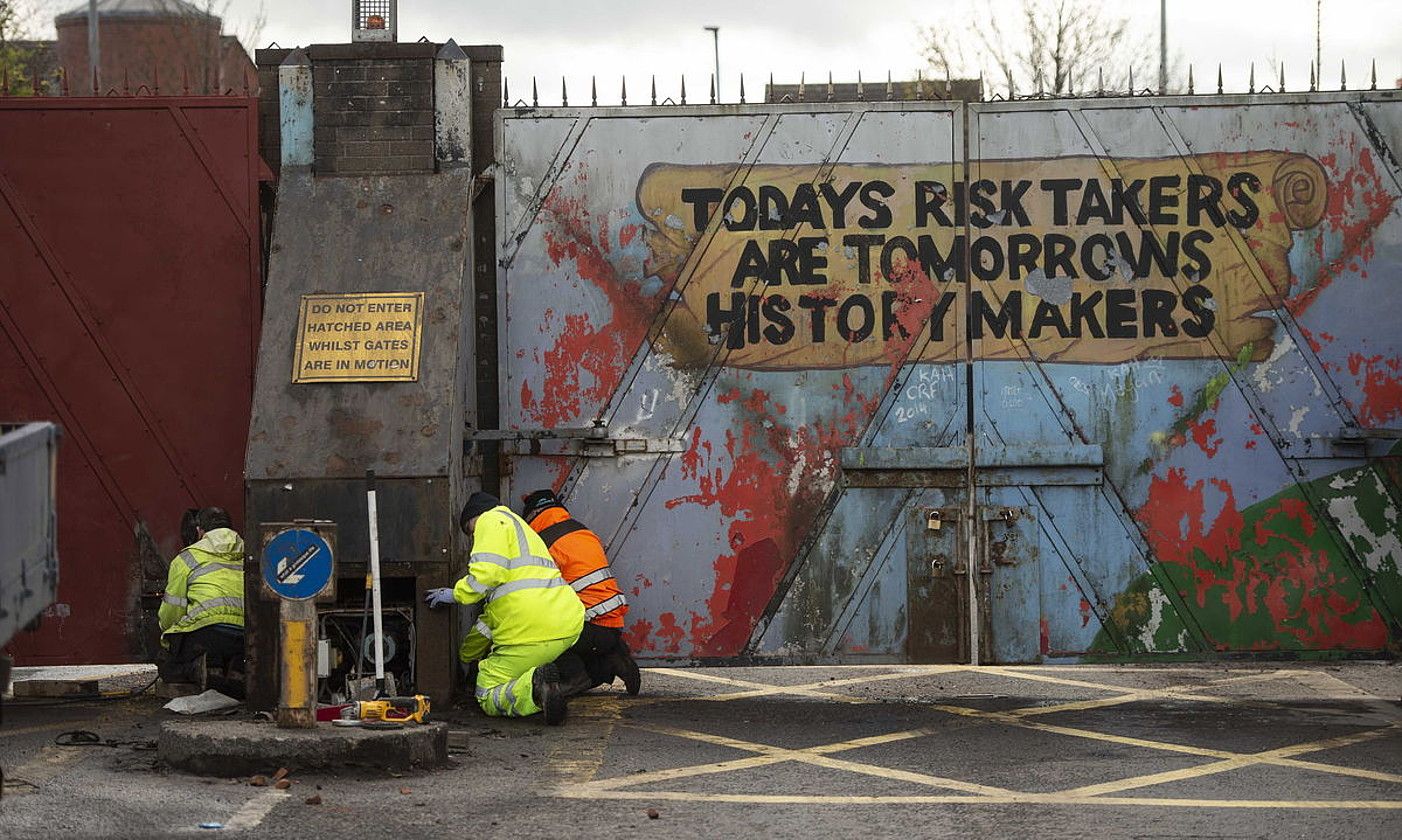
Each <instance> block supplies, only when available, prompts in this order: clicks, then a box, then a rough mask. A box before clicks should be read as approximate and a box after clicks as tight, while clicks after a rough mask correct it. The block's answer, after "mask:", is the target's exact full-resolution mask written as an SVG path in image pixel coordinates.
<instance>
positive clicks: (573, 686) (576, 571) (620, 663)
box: [521, 490, 642, 694]
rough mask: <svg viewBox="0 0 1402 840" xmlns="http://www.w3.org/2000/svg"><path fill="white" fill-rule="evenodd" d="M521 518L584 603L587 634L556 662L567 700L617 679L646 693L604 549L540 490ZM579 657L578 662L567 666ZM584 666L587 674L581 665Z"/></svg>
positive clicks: (557, 501)
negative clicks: (625, 638) (536, 534)
mask: <svg viewBox="0 0 1402 840" xmlns="http://www.w3.org/2000/svg"><path fill="white" fill-rule="evenodd" d="M521 518H522V519H524V520H526V521H527V522H529V523H530V525H531V528H532V529H533V530H535V532H536V533H538V534H540V538H541V540H542V541H543V542H544V543H545V545H546V547H547V548H549V549H550V556H551V557H553V558H555V565H557V566H559V567H560V574H561V576H562V577H564V579H565V582H566V583H568V584H569V585H570V586H571V587H572V588H573V589H574V591H575V592H576V593H577V594H578V595H579V600H580V601H582V602H583V603H584V630H583V632H581V633H580V635H579V641H578V642H576V643H575V644H574V646H573V647H571V648H570V649H569V651H567V652H566V653H565V654H564V655H563V656H561V657H560V659H559V660H557V663H558V664H559V669H560V675H561V681H562V683H565V686H564V690H565V692H566V694H578V693H582V692H584V691H588V690H589V689H591V688H594V687H595V686H599V685H607V684H609V683H611V682H613V680H614V678H615V677H617V678H619V679H622V680H623V686H624V687H625V688H626V689H627V690H628V693H629V694H637V693H638V691H639V690H640V689H641V687H642V676H641V674H640V673H639V672H638V665H637V663H636V662H634V661H633V657H632V656H631V655H630V653H629V651H628V645H627V643H626V642H624V641H623V619H624V617H625V616H626V615H627V614H628V599H627V598H625V597H623V592H622V591H621V590H620V589H619V586H618V580H617V579H616V578H614V576H613V571H612V570H611V569H610V568H609V561H608V557H607V555H605V554H604V546H603V543H601V542H600V541H599V538H598V536H597V535H595V533H594V532H593V531H591V530H589V529H588V528H587V527H585V526H584V524H583V523H581V522H579V521H578V520H576V519H574V518H573V517H571V516H570V512H569V511H568V510H566V509H565V506H564V504H563V503H562V502H561V501H560V498H559V497H558V496H556V495H555V494H554V493H553V492H551V491H549V490H536V491H535V492H533V493H531V494H530V495H528V496H526V497H525V499H524V507H523V508H522V511H521ZM573 657H578V658H579V659H578V660H575V662H573V663H572V662H569V661H568V660H570V659H572V658H573ZM580 660H582V663H583V672H584V673H580V668H579V665H578V662H579V661H580Z"/></svg>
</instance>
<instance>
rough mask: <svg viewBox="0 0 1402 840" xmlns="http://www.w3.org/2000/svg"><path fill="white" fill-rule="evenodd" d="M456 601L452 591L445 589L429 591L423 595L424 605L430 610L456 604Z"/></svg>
mask: <svg viewBox="0 0 1402 840" xmlns="http://www.w3.org/2000/svg"><path fill="white" fill-rule="evenodd" d="M456 601H457V599H456V598H454V597H453V590H452V589H450V588H447V587H445V588H443V589H430V590H428V591H427V592H425V593H424V603H425V604H428V605H429V607H430V608H433V607H446V606H448V605H449V604H453V603H456Z"/></svg>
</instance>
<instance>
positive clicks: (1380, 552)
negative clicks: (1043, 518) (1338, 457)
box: [1091, 445, 1402, 657]
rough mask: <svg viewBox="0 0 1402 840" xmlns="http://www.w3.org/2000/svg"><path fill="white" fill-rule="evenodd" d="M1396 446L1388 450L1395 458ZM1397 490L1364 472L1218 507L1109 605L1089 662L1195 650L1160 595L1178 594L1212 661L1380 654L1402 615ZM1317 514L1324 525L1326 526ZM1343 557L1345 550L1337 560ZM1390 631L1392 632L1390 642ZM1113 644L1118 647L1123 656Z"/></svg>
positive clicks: (1375, 473)
mask: <svg viewBox="0 0 1402 840" xmlns="http://www.w3.org/2000/svg"><path fill="white" fill-rule="evenodd" d="M1399 450H1402V445H1399V447H1398V448H1395V449H1394V452H1393V454H1394V456H1395V455H1396V454H1397V452H1398V451H1399ZM1397 495H1398V488H1396V487H1395V486H1392V485H1391V483H1390V482H1389V479H1388V478H1387V476H1386V474H1385V473H1384V471H1383V470H1382V469H1380V468H1378V467H1375V466H1372V465H1369V466H1361V467H1355V468H1351V469H1347V470H1342V471H1340V472H1337V473H1333V474H1331V475H1328V476H1325V477H1323V478H1320V479H1316V480H1314V481H1311V482H1307V483H1305V484H1302V485H1295V486H1292V487H1290V488H1289V489H1288V490H1285V491H1283V492H1281V493H1278V494H1276V495H1275V496H1272V497H1270V498H1269V499H1266V500H1264V501H1261V502H1258V503H1256V504H1253V505H1250V506H1249V507H1247V508H1245V509H1243V510H1240V511H1237V510H1235V509H1234V508H1232V507H1230V506H1229V507H1225V508H1224V509H1223V510H1222V511H1220V512H1219V513H1218V514H1217V517H1216V520H1217V521H1216V522H1214V523H1213V525H1212V527H1211V529H1209V530H1207V531H1206V533H1203V534H1201V537H1202V541H1201V543H1200V544H1199V545H1195V546H1193V547H1192V548H1191V550H1190V551H1188V552H1185V555H1184V556H1186V557H1187V558H1188V559H1187V560H1186V561H1185V560H1184V558H1183V557H1174V558H1168V557H1159V558H1158V560H1159V562H1158V563H1157V565H1156V566H1155V567H1154V570H1153V571H1154V572H1157V574H1154V573H1153V572H1146V573H1144V574H1142V575H1140V576H1139V578H1137V579H1136V580H1135V581H1134V582H1133V583H1131V584H1130V585H1129V586H1128V587H1127V588H1126V589H1125V590H1124V591H1123V592H1121V593H1120V594H1119V595H1118V596H1117V597H1116V599H1115V603H1114V606H1113V607H1112V609H1111V612H1110V617H1109V618H1110V621H1111V622H1113V624H1114V629H1115V630H1117V631H1118V633H1117V634H1111V633H1110V632H1107V630H1106V629H1104V628H1102V629H1101V631H1100V632H1099V633H1098V634H1097V635H1096V638H1095V640H1094V641H1093V643H1092V647H1091V652H1092V654H1093V655H1094V654H1118V655H1128V656H1131V657H1133V656H1138V655H1145V654H1171V653H1177V652H1182V651H1185V650H1188V649H1190V648H1191V647H1192V645H1191V642H1190V634H1189V632H1188V630H1187V628H1186V625H1185V622H1184V621H1183V617H1182V616H1179V615H1178V614H1177V612H1176V610H1175V609H1174V607H1173V604H1172V600H1173V599H1170V598H1169V597H1168V596H1167V595H1166V594H1165V593H1164V591H1163V589H1162V588H1161V585H1160V580H1162V581H1163V583H1164V584H1165V585H1169V586H1172V587H1174V588H1175V589H1176V590H1177V592H1178V593H1179V594H1180V595H1181V603H1183V604H1185V605H1186V608H1187V609H1189V610H1191V611H1192V612H1193V618H1194V619H1195V620H1196V622H1197V624H1198V625H1199V626H1200V627H1201V628H1202V630H1203V633H1204V635H1205V636H1206V638H1207V640H1208V642H1209V643H1210V644H1211V645H1212V646H1213V647H1214V648H1215V649H1217V650H1219V651H1233V652H1250V651H1291V652H1306V651H1321V652H1323V651H1340V652H1347V651H1358V652H1364V651H1382V650H1385V649H1387V648H1388V646H1389V638H1390V636H1395V627H1396V618H1395V617H1396V616H1398V615H1402V572H1399V563H1402V523H1399V513H1398V504H1397V501H1396V499H1397ZM1321 514H1323V515H1324V516H1327V520H1326V519H1324V518H1323V517H1322V516H1321ZM1343 547H1346V548H1347V550H1344V549H1343ZM1389 626H1391V627H1392V628H1394V630H1393V632H1392V633H1391V634H1390V632H1389ZM1114 635H1119V636H1121V637H1122V638H1123V639H1125V641H1126V644H1127V645H1128V648H1129V649H1128V650H1121V649H1120V648H1119V647H1118V646H1117V645H1116V644H1115V642H1114Z"/></svg>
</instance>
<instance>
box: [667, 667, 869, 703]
mask: <svg viewBox="0 0 1402 840" xmlns="http://www.w3.org/2000/svg"><path fill="white" fill-rule="evenodd" d="M648 672H649V673H653V674H662V675H664V676H668V677H680V678H682V679H689V680H696V681H698V682H709V683H719V684H721V685H730V686H735V687H736V688H743V689H748V690H749V691H747V692H746V695H747V696H755V697H762V696H766V695H770V694H800V695H803V696H805V697H817V698H820V699H823V700H833V701H836V702H838V703H870V702H872V701H870V700H867V699H865V698H862V697H851V696H848V695H844V694H832V693H830V692H826V691H817V690H815V689H811V688H805V687H802V686H796V685H793V686H789V685H785V686H776V685H770V684H769V683H761V682H754V681H753V680H741V679H736V678H734V677H721V676H717V675H715V674H706V673H702V672H698V671H683V670H680V669H677V668H649V669H648ZM874 678H875V677H873V679H874ZM750 691H757V693H754V694H753V695H751V694H749V692H750ZM687 699H696V698H687ZM702 699H705V700H709V699H711V698H709V697H707V698H702ZM730 699H737V698H734V697H731V698H730Z"/></svg>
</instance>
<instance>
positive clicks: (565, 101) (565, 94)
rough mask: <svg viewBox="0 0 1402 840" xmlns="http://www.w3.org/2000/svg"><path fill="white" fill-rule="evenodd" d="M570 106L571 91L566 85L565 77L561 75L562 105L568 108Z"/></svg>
mask: <svg viewBox="0 0 1402 840" xmlns="http://www.w3.org/2000/svg"><path fill="white" fill-rule="evenodd" d="M569 106H570V92H569V90H568V89H567V88H566V87H565V77H564V76H561V77H560V107H562V108H568V107H569Z"/></svg>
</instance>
